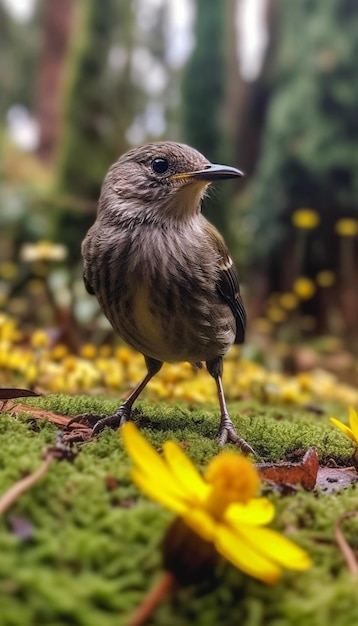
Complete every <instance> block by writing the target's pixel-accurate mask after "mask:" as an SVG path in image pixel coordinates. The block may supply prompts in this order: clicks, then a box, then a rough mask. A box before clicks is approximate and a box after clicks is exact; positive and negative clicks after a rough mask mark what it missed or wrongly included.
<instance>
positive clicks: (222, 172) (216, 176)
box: [171, 163, 245, 182]
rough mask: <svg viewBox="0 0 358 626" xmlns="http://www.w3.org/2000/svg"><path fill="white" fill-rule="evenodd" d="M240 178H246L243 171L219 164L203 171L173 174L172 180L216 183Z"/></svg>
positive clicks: (211, 165)
mask: <svg viewBox="0 0 358 626" xmlns="http://www.w3.org/2000/svg"><path fill="white" fill-rule="evenodd" d="M238 176H245V174H244V173H243V172H241V170H237V169H236V167H230V166H229V165H218V164H217V163H210V164H209V165H206V166H205V167H203V169H201V170H195V171H193V172H181V173H180V174H173V176H172V177H171V178H173V179H179V178H187V179H189V180H190V179H195V180H202V181H207V182H211V181H215V180H226V179H228V178H236V177H238Z"/></svg>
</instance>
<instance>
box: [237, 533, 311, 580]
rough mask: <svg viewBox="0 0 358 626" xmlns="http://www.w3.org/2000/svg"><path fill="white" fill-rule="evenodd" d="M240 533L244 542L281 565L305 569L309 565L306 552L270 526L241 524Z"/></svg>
mask: <svg viewBox="0 0 358 626" xmlns="http://www.w3.org/2000/svg"><path fill="white" fill-rule="evenodd" d="M240 535H241V536H242V537H243V538H244V540H245V542H246V541H247V543H248V544H249V545H250V544H251V546H252V547H253V548H254V547H255V546H256V549H257V550H258V551H259V552H260V554H261V555H263V556H264V557H265V558H268V559H271V560H272V561H274V562H276V563H278V564H279V565H281V566H282V567H286V568H287V569H294V570H305V569H307V568H308V567H310V566H311V560H310V558H309V556H308V554H307V553H306V552H305V551H304V550H302V548H300V547H299V546H297V545H296V544H295V543H293V542H292V541H290V540H289V539H287V538H286V537H284V536H283V535H280V533H278V532H276V531H275V530H272V529H271V528H249V527H248V526H246V527H245V526H243V527H242V528H241V530H240Z"/></svg>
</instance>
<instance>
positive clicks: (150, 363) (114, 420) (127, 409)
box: [76, 356, 163, 437]
mask: <svg viewBox="0 0 358 626" xmlns="http://www.w3.org/2000/svg"><path fill="white" fill-rule="evenodd" d="M144 358H145V362H146V366H147V370H148V371H147V373H146V375H145V376H144V378H143V380H141V382H140V383H139V384H138V385H137V386H136V388H135V389H133V391H132V393H131V394H130V396H128V398H127V400H125V402H123V404H121V406H120V407H118V409H117V411H116V412H115V413H113V415H105V416H103V415H97V416H92V417H94V418H96V417H97V420H96V422H95V424H94V426H93V429H92V437H93V436H94V435H98V433H100V432H101V431H102V430H103V429H104V428H106V427H107V428H119V426H121V425H122V424H124V422H127V421H128V420H129V419H130V415H131V410H132V406H133V404H134V402H135V401H136V399H137V398H138V396H139V395H140V394H141V393H142V391H143V389H144V387H146V386H147V384H148V383H149V381H150V380H151V379H152V378H153V376H155V374H157V373H158V372H159V370H160V368H161V367H162V365H163V363H162V362H161V361H157V360H156V359H152V358H150V357H146V356H145V357H144ZM88 417H90V416H88ZM76 421H78V420H77V419H76ZM92 423H93V421H92Z"/></svg>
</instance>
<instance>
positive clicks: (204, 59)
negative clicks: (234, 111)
mask: <svg viewBox="0 0 358 626" xmlns="http://www.w3.org/2000/svg"><path fill="white" fill-rule="evenodd" d="M195 5H196V19H195V26H194V34H195V47H194V50H193V52H192V55H191V57H190V59H189V61H188V63H187V66H186V68H185V71H184V74H183V82H182V125H183V139H184V141H186V142H187V143H189V144H191V145H192V146H194V147H195V148H197V149H198V150H199V151H200V152H202V153H203V154H205V156H207V157H208V159H210V160H211V161H212V162H217V163H220V162H224V163H225V162H227V161H228V160H230V154H231V155H232V154H233V150H232V149H230V147H229V146H230V134H229V126H230V122H229V120H228V119H227V116H226V114H227V112H228V110H231V106H229V105H228V99H229V98H230V97H231V96H232V94H233V91H232V90H231V89H230V85H229V83H228V79H229V76H230V69H232V67H233V66H234V67H235V68H236V71H237V64H236V63H235V59H236V39H235V38H233V37H232V24H233V20H232V18H233V10H235V2H232V1H230V2H210V3H209V2H207V1H206V0H196V2H195ZM234 23H235V22H234ZM230 78H231V79H233V80H238V73H237V74H236V76H230ZM231 121H232V120H231ZM232 145H233V144H231V147H232ZM219 194H220V195H219ZM223 194H225V195H223ZM231 194H232V189H229V187H228V186H226V187H225V189H223V190H221V189H220V190H218V191H217V193H216V198H215V201H213V200H212V199H211V198H208V199H207V200H206V201H205V214H206V215H207V216H208V218H209V219H210V220H211V221H212V222H213V223H214V224H216V225H217V226H218V228H220V230H221V232H223V234H224V235H225V234H226V233H227V230H228V228H227V221H228V220H227V205H228V200H229V197H230V195H231ZM218 196H219V197H218ZM218 203H220V205H221V208H220V211H218V209H217V205H218Z"/></svg>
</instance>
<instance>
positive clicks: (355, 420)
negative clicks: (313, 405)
mask: <svg viewBox="0 0 358 626" xmlns="http://www.w3.org/2000/svg"><path fill="white" fill-rule="evenodd" d="M329 419H330V421H331V422H332V424H334V425H335V426H337V428H340V430H341V431H342V432H344V434H345V435H347V437H349V438H350V439H352V441H354V443H355V444H356V446H358V415H357V412H356V411H355V410H354V408H353V407H352V406H351V407H349V426H350V427H348V426H346V425H345V424H343V422H340V421H339V420H337V419H336V418H335V417H330V418H329Z"/></svg>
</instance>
